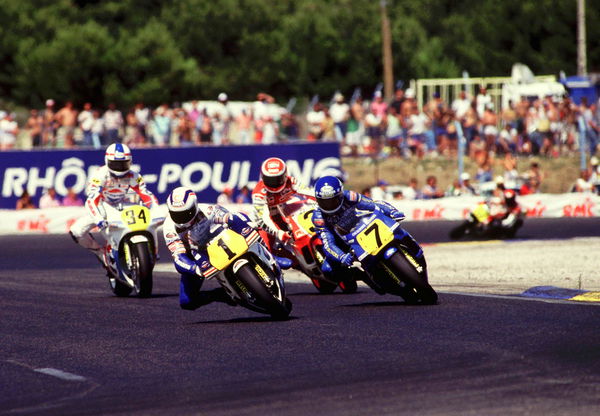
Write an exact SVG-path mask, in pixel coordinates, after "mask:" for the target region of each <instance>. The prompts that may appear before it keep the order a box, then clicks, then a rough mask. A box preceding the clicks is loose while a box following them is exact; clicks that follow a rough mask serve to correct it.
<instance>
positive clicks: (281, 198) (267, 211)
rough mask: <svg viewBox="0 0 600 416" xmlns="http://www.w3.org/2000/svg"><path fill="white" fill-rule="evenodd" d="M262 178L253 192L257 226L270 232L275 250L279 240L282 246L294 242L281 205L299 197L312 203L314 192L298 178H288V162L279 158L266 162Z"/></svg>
mask: <svg viewBox="0 0 600 416" xmlns="http://www.w3.org/2000/svg"><path fill="white" fill-rule="evenodd" d="M260 179H261V180H260V181H259V182H258V183H257V184H256V186H255V187H254V190H253V191H252V204H253V206H254V210H255V213H256V216H257V224H258V226H259V227H260V228H262V229H263V230H264V231H265V232H266V234H267V237H268V238H265V241H266V243H267V245H268V246H269V249H272V247H273V244H274V242H275V239H277V240H279V241H280V242H282V243H285V242H287V241H288V240H290V239H291V234H290V232H291V230H289V228H288V226H287V224H286V222H285V221H284V220H283V219H282V218H281V213H280V212H279V210H278V206H279V205H281V204H283V203H285V202H286V201H288V200H289V199H291V198H292V197H294V196H295V195H298V194H299V195H303V196H305V197H308V198H310V199H312V200H314V195H313V192H312V191H311V190H310V189H308V188H305V187H302V186H300V184H299V183H298V181H297V180H296V178H294V177H292V176H290V175H288V172H287V166H286V164H285V162H284V161H283V160H281V159H279V158H278V157H270V158H268V159H266V160H265V161H264V162H263V164H262V166H261V168H260ZM263 237H264V235H263Z"/></svg>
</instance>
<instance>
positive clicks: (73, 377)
mask: <svg viewBox="0 0 600 416" xmlns="http://www.w3.org/2000/svg"><path fill="white" fill-rule="evenodd" d="M33 371H35V372H36V373H42V374H46V375H49V376H53V377H58V378H60V379H62V380H67V381H85V380H86V378H85V377H82V376H78V375H77V374H73V373H67V372H66V371H61V370H57V369H56V368H36V369H34V370H33Z"/></svg>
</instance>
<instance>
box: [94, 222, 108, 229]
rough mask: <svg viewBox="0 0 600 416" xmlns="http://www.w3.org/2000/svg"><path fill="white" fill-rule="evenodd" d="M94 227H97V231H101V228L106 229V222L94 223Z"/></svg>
mask: <svg viewBox="0 0 600 416" xmlns="http://www.w3.org/2000/svg"><path fill="white" fill-rule="evenodd" d="M96 227H98V229H99V230H102V229H103V228H106V227H108V221H106V220H102V221H98V222H97V223H96Z"/></svg>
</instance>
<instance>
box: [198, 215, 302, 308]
mask: <svg viewBox="0 0 600 416" xmlns="http://www.w3.org/2000/svg"><path fill="white" fill-rule="evenodd" d="M206 254H207V256H208V261H202V260H201V258H202V257H201V256H200V255H199V254H196V260H197V262H198V263H199V267H200V270H201V271H202V274H203V275H204V276H205V278H206V279H213V278H214V279H216V280H217V281H218V282H219V284H220V285H221V286H222V287H223V288H224V289H225V291H226V292H227V294H228V295H229V296H230V297H231V299H233V300H234V301H235V302H236V303H237V304H238V305H241V306H243V307H245V308H248V309H250V310H253V311H255V312H260V313H264V314H267V315H271V316H272V317H274V318H276V319H285V318H287V317H288V316H289V314H290V312H291V310H292V303H291V301H290V300H289V299H288V298H287V297H286V294H285V286H284V283H283V277H282V273H281V269H280V267H279V264H278V263H277V261H276V259H275V258H274V257H273V256H272V255H271V253H270V252H269V251H268V250H267V247H266V246H265V244H264V242H263V240H262V238H261V237H260V234H259V233H258V231H256V229H255V228H254V227H252V226H251V224H250V223H249V222H247V221H244V220H242V219H241V218H240V217H238V216H235V219H234V224H233V225H232V226H231V227H225V226H222V225H214V226H213V227H212V228H211V231H210V240H209V242H208V244H207V246H206Z"/></svg>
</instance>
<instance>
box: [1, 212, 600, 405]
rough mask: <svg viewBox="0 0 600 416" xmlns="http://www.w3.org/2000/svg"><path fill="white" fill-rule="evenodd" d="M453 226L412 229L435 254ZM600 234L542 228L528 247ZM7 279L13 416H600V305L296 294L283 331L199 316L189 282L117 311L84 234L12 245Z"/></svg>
mask: <svg viewBox="0 0 600 416" xmlns="http://www.w3.org/2000/svg"><path fill="white" fill-rule="evenodd" d="M453 225H456V223H452V222H429V223H407V224H406V228H407V229H409V230H410V231H411V233H412V234H413V235H414V236H415V237H416V238H417V240H419V241H420V242H423V243H432V242H439V241H446V239H447V238H446V237H447V232H448V231H449V229H450V228H451V227H452V226H453ZM599 230H600V219H571V220H567V219H562V220H528V221H527V222H526V225H525V226H524V228H523V229H522V230H521V231H520V232H519V237H521V238H525V239H528V238H530V239H540V238H569V237H575V236H598V235H599V234H598V233H599ZM165 250H166V249H165V248H164V247H163V248H162V250H161V254H162V260H161V262H163V263H164V262H168V261H169V258H168V255H167V253H166V251H165ZM0 265H1V268H0V298H1V310H0V317H1V318H0V335H1V337H2V338H1V343H0V414H7V415H22V414H24V415H29V414H43V415H97V414H98V415H99V414H111V415H121V414H122V415H401V414H407V415H408V414H410V415H525V414H527V415H575V414H577V415H598V414H600V331H599V330H598V328H599V326H600V305H598V304H597V303H596V304H593V303H569V302H559V301H539V300H530V299H523V298H518V297H511V296H499V297H489V296H485V297H479V296H472V295H469V296H467V295H457V294H448V293H440V302H439V304H438V305H435V306H420V307H419V306H407V305H405V304H404V303H403V302H401V301H400V299H398V298H396V297H393V296H389V295H386V296H379V295H377V294H375V293H374V292H372V291H370V290H367V289H364V288H360V289H359V293H357V294H355V295H342V294H333V295H318V294H317V293H316V291H315V290H314V289H313V287H312V286H310V285H306V284H288V285H287V289H288V294H289V296H290V299H291V300H292V302H293V303H294V310H293V311H292V317H291V319H290V320H288V321H283V322H278V321H271V320H270V319H269V318H267V317H263V316H261V315H259V314H256V313H253V312H251V311H247V310H245V309H243V308H241V307H230V306H227V305H223V304H211V305H207V306H205V307H204V308H201V309H199V310H197V311H193V312H189V311H183V310H181V309H179V307H178V297H177V293H178V277H177V275H176V274H175V273H156V274H155V279H154V281H155V288H154V296H153V297H152V298H150V299H137V298H125V299H122V298H117V297H115V296H113V295H112V293H111V292H110V290H109V288H108V282H107V279H106V278H105V277H104V276H103V274H102V272H101V269H100V267H99V265H98V264H97V261H96V260H95V259H94V258H93V256H92V255H91V254H89V253H87V252H85V250H84V249H82V248H80V247H77V246H75V245H74V243H73V242H72V241H71V240H70V238H69V237H68V236H62V235H60V236H0ZM209 283H210V284H208V285H207V287H209V288H210V287H213V284H212V282H209Z"/></svg>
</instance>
